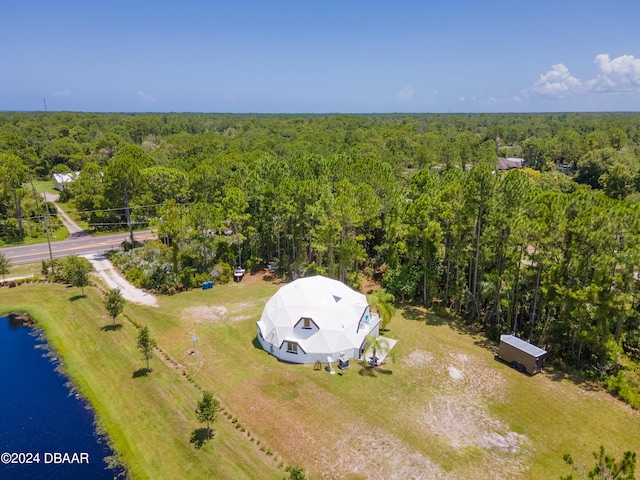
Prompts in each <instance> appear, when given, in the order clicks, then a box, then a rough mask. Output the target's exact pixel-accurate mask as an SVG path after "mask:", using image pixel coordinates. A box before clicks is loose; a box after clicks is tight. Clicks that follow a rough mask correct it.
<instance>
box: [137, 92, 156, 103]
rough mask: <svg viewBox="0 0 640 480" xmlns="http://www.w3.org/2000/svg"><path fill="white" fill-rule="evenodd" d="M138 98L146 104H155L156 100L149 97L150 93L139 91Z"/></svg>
mask: <svg viewBox="0 0 640 480" xmlns="http://www.w3.org/2000/svg"><path fill="white" fill-rule="evenodd" d="M138 96H139V97H140V98H141V99H142V100H143V101H144V102H155V101H156V98H155V97H153V96H151V95H149V94H148V93H144V92H143V91H142V90H138Z"/></svg>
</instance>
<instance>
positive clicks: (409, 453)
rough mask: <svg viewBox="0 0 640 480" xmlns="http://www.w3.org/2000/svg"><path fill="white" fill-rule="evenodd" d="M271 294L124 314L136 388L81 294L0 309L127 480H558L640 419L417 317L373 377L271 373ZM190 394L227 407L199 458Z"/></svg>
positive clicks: (410, 316)
mask: <svg viewBox="0 0 640 480" xmlns="http://www.w3.org/2000/svg"><path fill="white" fill-rule="evenodd" d="M278 286H279V285H278V284H276V283H274V282H273V281H271V280H270V279H269V278H268V277H262V276H247V277H245V279H243V281H242V282H240V283H237V284H235V283H233V284H229V285H216V286H215V287H214V288H213V289H212V290H206V291H202V290H193V291H191V292H187V293H183V294H179V295H175V296H172V297H161V298H160V307H159V308H150V307H142V306H137V305H132V304H128V305H127V306H126V308H125V314H126V315H127V316H128V317H129V318H131V319H132V320H134V321H136V322H139V323H141V324H145V325H148V326H149V328H150V331H151V334H152V336H153V337H154V338H155V339H156V340H157V342H158V345H159V346H160V347H161V348H162V350H163V352H165V354H166V355H159V356H156V358H154V359H152V360H151V366H152V367H153V369H154V371H153V373H152V374H151V375H149V376H147V377H140V378H132V377H133V373H134V372H136V371H137V370H139V369H140V368H142V367H143V363H142V361H141V360H140V357H139V355H138V353H137V352H136V350H135V334H136V330H135V328H134V327H133V326H132V324H131V323H130V322H128V321H126V320H124V319H121V320H120V323H122V324H123V328H121V329H119V330H115V331H104V330H101V327H103V326H104V325H107V324H108V323H109V319H108V318H107V316H106V313H105V311H104V308H103V307H102V305H101V302H100V297H99V295H98V294H97V293H96V291H95V290H94V289H85V292H87V297H86V298H77V296H78V294H79V290H77V289H67V288H64V287H61V286H49V285H25V286H20V287H18V288H15V289H11V290H9V289H0V305H1V307H0V309H1V310H2V311H4V312H8V311H24V310H26V311H29V312H30V313H31V314H32V315H33V316H34V317H35V318H36V319H37V320H38V322H39V323H40V324H42V325H43V326H44V327H45V328H46V330H47V332H48V336H49V339H50V341H51V342H52V343H53V345H54V346H55V347H56V348H57V349H58V350H59V351H60V353H61V354H62V355H63V356H64V357H65V360H66V365H67V368H68V370H69V374H70V375H71V376H72V378H73V379H74V381H76V382H77V383H78V385H79V387H80V389H81V390H82V391H83V392H84V393H85V395H86V396H87V397H88V398H89V399H90V400H91V402H92V403H93V404H94V405H95V407H96V410H97V412H98V415H99V417H100V419H101V423H102V425H103V426H104V428H105V429H106V430H107V431H108V433H109V434H110V436H111V438H112V440H113V443H114V445H115V447H116V448H117V449H118V451H119V452H120V453H121V454H122V456H123V458H124V459H125V461H126V463H127V464H128V465H129V466H130V469H131V471H132V472H133V473H134V474H135V476H136V477H140V478H144V477H148V478H200V477H207V476H208V477H210V478H242V477H244V478H282V477H283V476H284V475H285V474H284V472H283V471H282V470H281V469H278V466H279V465H280V464H281V462H282V465H288V464H293V465H301V466H304V467H305V469H306V470H307V472H308V473H309V474H310V478H311V479H319V478H349V479H351V480H355V479H364V478H371V479H375V478H381V479H389V478H469V479H472V478H505V479H507V478H527V479H528V478H534V479H548V478H558V477H559V476H560V475H563V474H564V475H566V474H568V473H570V471H569V469H568V467H567V466H566V465H565V464H564V462H563V460H562V455H563V454H564V453H571V454H572V455H573V456H574V458H575V459H576V460H577V461H578V462H583V463H586V464H591V463H592V461H593V458H592V456H591V452H592V451H595V450H597V449H598V448H599V446H600V445H604V446H605V448H606V449H607V452H608V453H610V454H612V455H614V456H616V457H620V456H621V454H622V452H623V451H624V450H635V451H638V450H639V447H638V446H640V413H639V412H637V411H633V410H631V409H630V408H629V407H627V406H625V405H624V404H622V403H621V402H619V401H617V400H615V399H614V398H612V397H611V396H610V395H608V394H606V393H604V392H601V391H598V390H589V389H586V388H584V387H582V386H578V385H575V384H574V383H572V382H571V381H569V380H567V379H564V378H562V377H561V376H559V375H554V373H553V372H548V373H543V374H539V375H536V376H534V377H529V376H527V375H522V374H519V373H518V372H516V371H515V370H512V369H510V368H508V366H506V365H504V364H503V363H501V362H499V361H496V360H495V359H494V357H493V354H492V352H491V348H490V347H491V346H490V345H488V344H487V343H486V342H485V340H484V338H483V337H482V336H474V335H472V334H470V333H468V332H465V331H462V330H460V329H458V328H456V325H455V324H453V323H450V322H446V321H444V320H443V319H442V318H440V317H438V316H435V315H433V314H431V313H428V312H425V311H423V310H422V309H420V308H411V307H409V308H403V309H400V310H399V311H398V313H397V314H396V316H395V318H394V319H393V320H392V322H391V324H390V331H389V332H388V334H387V335H388V336H390V337H393V338H396V339H398V340H399V341H398V344H397V346H396V347H395V348H394V350H393V351H392V355H391V357H390V358H388V359H387V361H386V362H385V364H383V365H382V366H381V367H379V368H377V369H371V368H365V367H363V366H361V365H359V364H358V363H357V362H355V363H354V362H352V368H351V369H350V370H347V371H345V372H343V374H341V375H329V374H328V373H326V372H325V371H314V370H313V367H312V366H311V365H290V364H284V363H280V362H278V361H277V360H276V359H275V358H274V357H272V356H270V355H268V354H267V353H266V352H264V351H263V350H262V349H261V348H260V347H259V344H258V343H257V340H256V327H255V322H256V320H258V319H259V317H260V314H261V311H262V308H263V306H264V303H265V301H266V300H267V299H268V298H269V297H270V296H271V295H272V294H273V293H275V291H276V290H277V288H278ZM193 335H195V336H196V337H197V339H198V340H197V342H196V348H197V353H196V354H191V353H190V351H191V350H192V348H193V344H192V336H193ZM194 385H198V386H200V387H203V388H206V389H208V390H211V391H212V392H213V393H214V395H215V396H216V397H217V398H219V399H220V400H221V403H222V405H223V406H224V407H225V409H226V411H225V415H222V416H221V418H220V419H219V420H218V422H217V423H216V424H215V429H216V431H217V435H216V437H215V439H214V440H213V441H212V442H210V443H207V444H205V445H204V447H203V448H202V449H196V448H194V446H193V444H191V443H190V442H189V438H190V435H191V433H192V432H193V430H194V429H195V428H198V427H199V425H198V424H197V422H196V420H195V416H194V414H193V409H194V407H195V403H196V401H197V399H198V398H199V391H198V389H197V388H196V387H195V386H194ZM235 419H237V423H239V424H240V425H241V427H242V428H243V429H245V431H244V432H242V431H241V429H240V428H236V426H237V425H236V423H234V422H232V420H235Z"/></svg>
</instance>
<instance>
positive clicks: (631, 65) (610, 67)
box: [589, 53, 640, 92]
mask: <svg viewBox="0 0 640 480" xmlns="http://www.w3.org/2000/svg"><path fill="white" fill-rule="evenodd" d="M594 63H595V64H596V65H597V66H598V70H600V73H599V75H598V76H597V77H596V78H594V79H593V80H591V81H590V82H589V90H593V91H596V92H630V91H633V90H637V89H640V58H635V57H634V56H633V55H622V56H621V57H617V58H614V59H613V60H611V59H610V58H609V54H607V53H601V54H600V55H598V56H596V59H595V60H594Z"/></svg>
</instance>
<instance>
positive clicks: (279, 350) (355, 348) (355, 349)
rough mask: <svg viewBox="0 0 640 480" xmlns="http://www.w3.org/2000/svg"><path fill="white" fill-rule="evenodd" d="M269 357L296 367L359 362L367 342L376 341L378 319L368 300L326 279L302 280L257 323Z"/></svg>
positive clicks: (273, 300) (271, 302) (283, 292)
mask: <svg viewBox="0 0 640 480" xmlns="http://www.w3.org/2000/svg"><path fill="white" fill-rule="evenodd" d="M257 327H258V340H259V341H260V344H261V345H262V348H264V349H265V350H266V351H267V352H269V353H271V354H272V355H274V356H275V357H277V358H278V359H280V360H283V361H286V362H292V363H315V362H316V361H318V360H319V361H321V362H326V361H327V357H332V359H333V361H337V360H338V358H339V357H340V356H343V357H344V356H346V357H348V358H361V357H362V354H363V350H364V347H365V345H364V343H365V336H366V335H369V334H371V335H374V336H375V337H377V336H378V335H379V331H380V318H379V317H378V315H377V314H372V313H371V310H370V308H369V304H368V303H367V297H365V296H364V295H363V294H362V293H358V292H356V291H354V290H352V289H351V288H349V287H347V286H346V285H345V284H343V283H342V282H339V281H337V280H332V279H330V278H327V277H322V276H315V277H306V278H299V279H298V280H295V281H293V282H291V283H289V284H287V285H285V286H283V287H282V288H280V290H278V292H277V293H276V294H275V295H274V296H273V297H271V298H270V299H269V301H268V302H267V304H266V305H265V307H264V310H263V312H262V317H261V318H260V321H258V322H257Z"/></svg>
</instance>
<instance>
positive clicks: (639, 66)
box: [532, 53, 640, 98]
mask: <svg viewBox="0 0 640 480" xmlns="http://www.w3.org/2000/svg"><path fill="white" fill-rule="evenodd" d="M594 63H595V64H596V65H597V67H598V72H599V73H598V75H597V76H596V77H595V78H593V79H591V80H587V81H581V80H579V79H578V78H576V77H574V76H573V75H571V73H570V72H569V69H568V68H567V67H565V66H564V65H563V64H562V63H557V64H555V65H553V68H552V69H551V70H549V71H548V72H547V73H545V74H543V75H540V77H539V78H538V81H537V82H536V83H535V84H534V85H533V89H532V90H533V92H534V93H538V94H541V95H546V96H549V97H557V98H562V97H566V96H567V95H570V94H573V93H616V92H632V91H640V58H635V57H634V56H633V55H622V56H620V57H616V58H614V59H613V60H612V59H611V58H610V57H609V54H607V53H601V54H600V55H597V56H596V58H595V60H594Z"/></svg>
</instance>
